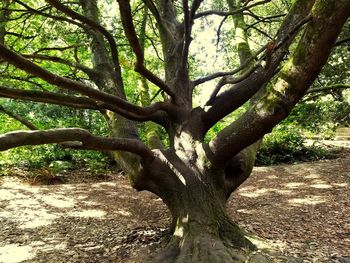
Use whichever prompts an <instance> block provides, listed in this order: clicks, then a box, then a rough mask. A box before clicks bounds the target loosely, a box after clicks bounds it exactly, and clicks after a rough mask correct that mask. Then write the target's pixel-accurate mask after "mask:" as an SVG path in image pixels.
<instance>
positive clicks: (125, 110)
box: [0, 44, 170, 120]
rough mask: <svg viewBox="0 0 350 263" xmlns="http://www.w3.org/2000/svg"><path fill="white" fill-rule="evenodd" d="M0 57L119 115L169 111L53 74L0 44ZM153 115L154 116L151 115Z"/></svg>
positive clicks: (145, 115) (135, 116)
mask: <svg viewBox="0 0 350 263" xmlns="http://www.w3.org/2000/svg"><path fill="white" fill-rule="evenodd" d="M0 57H2V58H4V59H5V60H6V61H8V62H9V63H11V64H13V65H14V66H16V67H18V68H20V69H22V70H24V71H26V72H27V73H30V74H33V75H35V76H37V77H39V78H41V79H43V80H45V81H47V82H48V83H50V84H53V85H56V86H58V87H61V88H65V89H68V90H72V91H76V92H78V93H80V94H83V95H86V96H88V97H90V98H93V99H96V100H99V101H102V102H103V103H107V104H111V105H114V111H115V112H116V113H119V114H120V115H122V116H124V117H126V118H130V119H133V120H145V119H152V118H151V115H154V114H155V113H157V112H158V111H159V110H165V111H169V110H170V109H169V107H167V104H166V103H155V104H153V105H152V106H149V107H144V108H143V107H139V106H136V105H134V104H131V103H129V102H127V101H125V100H123V99H121V98H119V97H117V96H113V95H110V94H108V93H105V92H102V91H99V90H96V89H94V88H91V87H90V86H88V85H85V84H83V83H81V82H78V81H74V80H71V79H68V78H64V77H60V76H58V75H56V74H53V73H51V72H49V71H47V70H46V69H43V68H41V67H39V66H38V65H36V64H34V63H33V62H31V61H29V60H27V59H25V58H23V57H22V56H20V55H18V54H17V53H15V52H13V51H11V50H10V49H8V48H6V47H5V46H3V45H1V44H0ZM153 117H154V116H153Z"/></svg>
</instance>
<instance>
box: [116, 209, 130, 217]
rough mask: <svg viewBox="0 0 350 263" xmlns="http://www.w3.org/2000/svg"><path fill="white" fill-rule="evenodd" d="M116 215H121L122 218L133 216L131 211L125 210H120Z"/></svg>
mask: <svg viewBox="0 0 350 263" xmlns="http://www.w3.org/2000/svg"><path fill="white" fill-rule="evenodd" d="M115 213H116V214H118V215H121V216H126V217H130V216H132V214H131V213H130V212H129V211H125V210H123V209H119V210H118V211H116V212H115Z"/></svg>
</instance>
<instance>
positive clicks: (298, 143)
mask: <svg viewBox="0 0 350 263" xmlns="http://www.w3.org/2000/svg"><path fill="white" fill-rule="evenodd" d="M327 155H328V151H327V150H326V149H324V148H321V147H319V146H316V145H315V144H312V145H306V144H305V138H304V136H303V135H302V133H301V132H300V131H299V130H298V129H297V128H296V127H295V126H293V125H286V126H285V125H280V126H277V127H276V128H275V129H274V131H273V132H272V133H271V134H268V135H266V136H265V138H264V141H263V143H262V146H261V148H260V150H259V151H258V154H257V159H256V165H258V166H259V165H272V164H279V163H294V162H298V161H315V160H320V159H324V158H326V157H327Z"/></svg>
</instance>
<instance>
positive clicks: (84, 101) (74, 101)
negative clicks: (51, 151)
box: [0, 85, 109, 110]
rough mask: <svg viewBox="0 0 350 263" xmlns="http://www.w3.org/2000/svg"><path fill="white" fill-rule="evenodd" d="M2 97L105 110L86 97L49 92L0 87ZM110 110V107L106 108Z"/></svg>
mask: <svg viewBox="0 0 350 263" xmlns="http://www.w3.org/2000/svg"><path fill="white" fill-rule="evenodd" d="M0 97H3V98H10V99H19V100H27V101H35V102H42V103H50V104H57V105H62V106H67V107H72V108H78V109H92V110H102V109H104V108H103V106H102V105H101V104H98V103H97V102H96V101H94V100H92V99H89V98H86V97H76V96H69V95H64V94H58V93H54V92H48V91H36V90H21V89H13V88H6V87H4V86H1V85H0ZM105 106H107V105H105ZM106 108H109V107H105V109H106Z"/></svg>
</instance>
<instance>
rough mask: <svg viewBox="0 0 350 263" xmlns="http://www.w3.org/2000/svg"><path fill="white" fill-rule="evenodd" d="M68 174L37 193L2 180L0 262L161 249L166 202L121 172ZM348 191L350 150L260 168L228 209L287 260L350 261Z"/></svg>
mask: <svg viewBox="0 0 350 263" xmlns="http://www.w3.org/2000/svg"><path fill="white" fill-rule="evenodd" d="M345 146H347V147H349V146H350V143H347V144H346V145H345ZM69 176H71V178H72V179H71V180H70V181H69V183H65V184H54V185H34V186H33V185H30V184H28V183H23V182H21V181H19V180H18V178H17V177H14V176H9V177H3V178H2V179H0V180H1V182H0V262H2V263H11V262H12V263H15V262H31V263H32V262H42V263H44V262H45V263H47V262H62V263H63V262H65V263H66V262H67V263H68V262H75V263H78V262H79V263H81V262H86V263H87V262H91V263H92V262H94V263H95V262H117V263H118V262H123V263H124V262H127V263H131V262H140V261H141V260H142V259H143V258H144V257H145V256H147V255H149V254H150V253H151V252H153V251H154V250H155V248H156V247H158V246H159V242H160V240H161V238H162V236H164V235H166V227H167V225H168V224H169V214H168V212H167V210H166V208H165V206H164V205H163V203H162V201H161V200H160V199H159V198H157V197H156V196H154V195H152V194H150V193H147V192H141V193H138V192H136V191H134V190H133V189H132V188H131V187H130V186H129V185H128V181H127V179H126V178H125V176H123V175H120V174H113V173H111V174H108V175H107V176H103V178H102V179H103V180H102V181H101V180H100V181H98V180H96V177H94V179H93V180H92V179H89V175H88V173H87V172H86V171H85V172H84V171H76V174H70V175H69ZM81 177H82V178H83V179H81ZM74 178H80V179H79V180H80V181H83V183H76V181H75V180H74ZM349 185H350V148H347V150H344V151H343V152H342V154H341V156H340V157H339V158H336V159H332V160H324V161H318V162H313V163H302V164H295V165H277V166H271V167H258V168H255V169H254V172H253V174H252V176H251V177H250V178H249V179H248V180H247V182H245V183H244V184H243V185H242V186H241V187H240V189H239V190H238V191H237V192H236V193H235V194H234V195H233V196H232V197H231V198H230V201H229V203H228V211H229V214H230V216H232V218H233V219H234V220H235V221H237V222H238V223H239V225H240V226H241V227H242V228H244V229H245V230H246V231H247V232H249V233H251V234H253V235H257V236H258V237H260V238H261V240H264V241H263V242H260V243H261V244H260V246H261V247H262V248H263V247H264V246H265V247H268V248H269V249H271V248H273V249H274V250H275V251H276V253H277V254H278V255H280V256H282V257H283V256H284V257H295V258H297V259H299V260H297V261H295V262H341V263H348V262H350V193H349Z"/></svg>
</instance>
